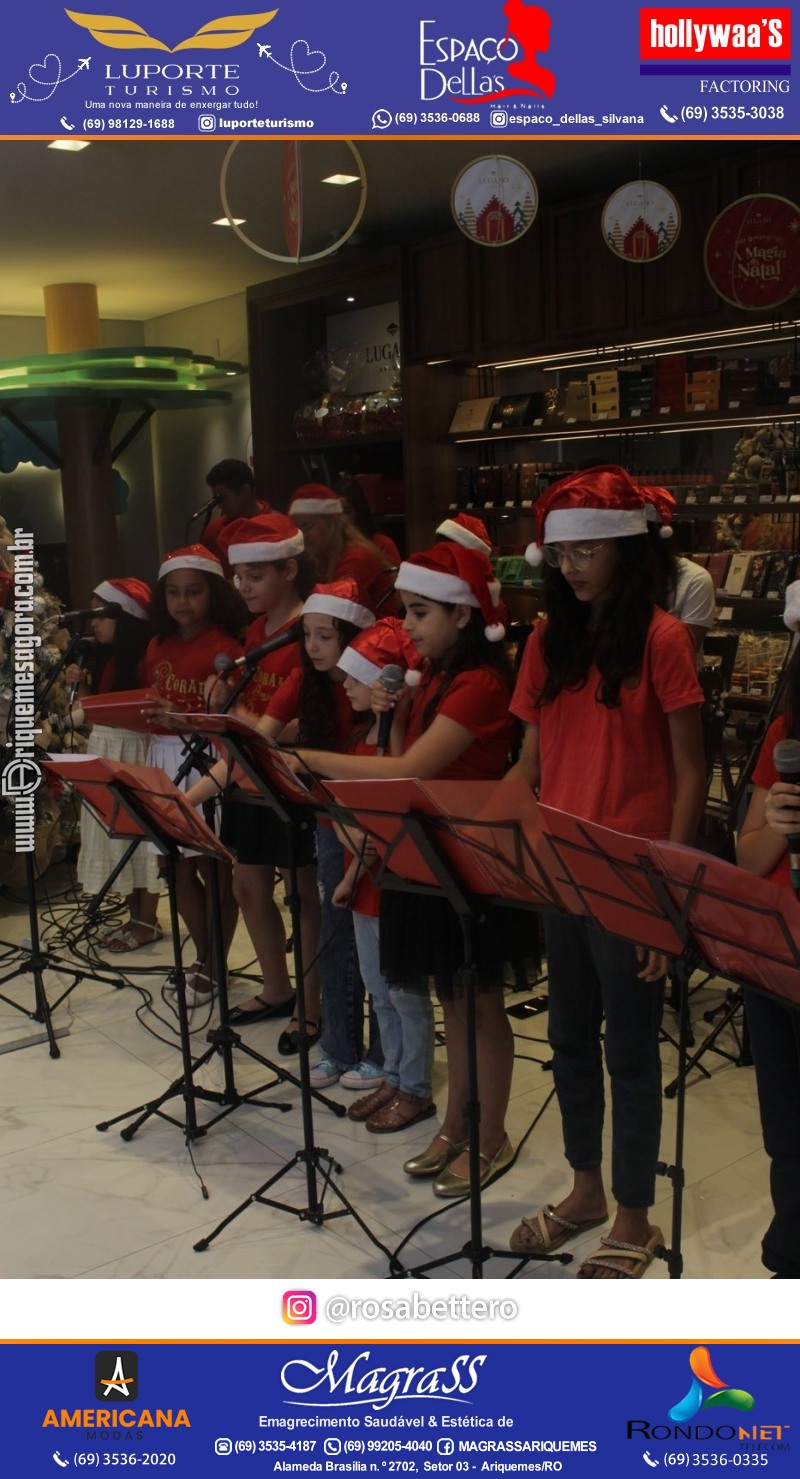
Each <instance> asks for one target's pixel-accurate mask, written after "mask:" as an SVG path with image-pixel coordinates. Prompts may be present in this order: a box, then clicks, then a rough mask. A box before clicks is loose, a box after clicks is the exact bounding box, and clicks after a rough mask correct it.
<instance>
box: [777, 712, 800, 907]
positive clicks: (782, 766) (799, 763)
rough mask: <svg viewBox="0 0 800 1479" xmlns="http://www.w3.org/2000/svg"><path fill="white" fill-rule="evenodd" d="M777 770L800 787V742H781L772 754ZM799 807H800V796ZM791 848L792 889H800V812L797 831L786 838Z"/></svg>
mask: <svg viewBox="0 0 800 1479" xmlns="http://www.w3.org/2000/svg"><path fill="white" fill-rule="evenodd" d="M772 760H773V764H774V766H775V769H776V770H777V772H778V775H779V776H780V778H781V780H782V781H786V782H787V784H788V785H790V786H800V740H795V739H785V740H779V741H778V743H777V745H776V746H775V749H774V750H773V752H772ZM797 799H798V805H800V796H799V797H798V798H797ZM786 843H787V846H788V848H789V876H790V878H791V884H792V888H798V889H800V811H798V814H797V831H796V832H790V833H789V835H788V837H787V838H786Z"/></svg>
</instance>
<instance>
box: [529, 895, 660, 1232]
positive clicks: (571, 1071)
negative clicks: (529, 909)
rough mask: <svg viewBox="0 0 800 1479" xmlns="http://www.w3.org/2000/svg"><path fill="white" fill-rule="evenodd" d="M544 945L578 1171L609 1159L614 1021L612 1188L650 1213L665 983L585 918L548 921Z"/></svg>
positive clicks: (571, 1154)
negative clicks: (606, 1121) (647, 976)
mask: <svg viewBox="0 0 800 1479" xmlns="http://www.w3.org/2000/svg"><path fill="white" fill-rule="evenodd" d="M545 940H546V945H547V971H548V983H549V984H548V996H549V1003H550V1024H549V1037H550V1043H551V1046H552V1048H553V1074H554V1080H555V1087H556V1094H557V1096H558V1104H559V1108H560V1110H561V1119H562V1122H563V1130H564V1151H565V1153H566V1157H567V1160H568V1161H569V1164H570V1166H571V1167H572V1169H573V1171H596V1170H597V1169H598V1168H599V1166H600V1164H601V1161H602V1154H603V1152H602V1133H603V1118H604V1112H605V1092H604V1082H603V1059H602V1053H601V1048H600V1033H601V1028H602V1023H603V1018H605V1034H604V1047H605V1059H606V1067H607V1069H608V1073H609V1077H610V1079H611V1112H612V1130H613V1138H612V1155H611V1191H612V1194H613V1196H614V1198H615V1200H616V1201H617V1202H619V1203H621V1205H622V1206H623V1207H649V1206H651V1205H652V1203H653V1201H654V1200H655V1174H656V1171H655V1168H656V1162H657V1160H658V1148H659V1141H660V1138H661V1060H660V1057H659V1049H658V1035H659V1030H660V1026H661V1011H662V1007H663V1002H664V982H663V980H661V981H657V982H648V981H640V980H638V979H637V975H636V972H637V971H639V970H641V968H642V966H641V962H640V961H637V959H636V950H635V947H634V946H633V945H632V944H630V942H629V941H627V940H620V939H618V938H617V937H616V936H614V935H605V934H602V933H601V932H600V931H599V930H597V929H594V928H592V927H591V926H589V925H587V924H585V923H583V922H582V921H581V920H575V919H559V918H546V920H545Z"/></svg>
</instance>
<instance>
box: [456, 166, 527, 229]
mask: <svg viewBox="0 0 800 1479" xmlns="http://www.w3.org/2000/svg"><path fill="white" fill-rule="evenodd" d="M450 209H451V210H452V212H453V218H454V220H455V222H456V225H457V226H458V227H459V230H461V231H463V233H464V235H465V236H468V237H469V239H470V241H475V242H477V243H478V245H479V246H490V247H500V246H508V244H509V242H512V241H518V240H519V238H520V236H524V234H525V232H526V231H527V230H528V228H529V227H530V226H531V225H532V224H533V221H534V219H535V217H536V212H537V210H538V209H539V191H538V190H537V188H536V181H535V180H534V178H533V175H531V174H530V173H529V171H528V170H526V168H525V166H524V165H522V164H520V163H519V161H518V160H516V159H509V158H508V157H507V156H506V155H504V154H487V155H485V156H484V157H483V158H481V159H474V160H473V161H472V163H471V164H468V165H467V167H466V169H463V170H462V171H461V173H460V175H458V177H457V178H456V181H455V184H454V185H453V189H452V192H451V196H450Z"/></svg>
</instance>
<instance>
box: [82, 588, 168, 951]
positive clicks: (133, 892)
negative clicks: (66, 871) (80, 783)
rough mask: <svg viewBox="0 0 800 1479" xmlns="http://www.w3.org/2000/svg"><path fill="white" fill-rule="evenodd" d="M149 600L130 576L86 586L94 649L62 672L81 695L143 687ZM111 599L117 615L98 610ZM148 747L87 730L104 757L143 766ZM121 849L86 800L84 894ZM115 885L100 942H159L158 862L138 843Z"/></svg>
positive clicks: (115, 731) (96, 885)
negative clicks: (120, 909)
mask: <svg viewBox="0 0 800 1479" xmlns="http://www.w3.org/2000/svg"><path fill="white" fill-rule="evenodd" d="M151 600H152V593H151V591H150V587H149V585H146V584H145V582H144V581H143V580H137V579H136V578H135V577H134V576H127V577H123V578H119V579H113V580H102V581H101V582H100V584H99V585H97V586H96V587H95V589H94V590H93V591H92V596H91V601H90V605H91V606H92V608H93V609H95V610H96V611H97V615H96V616H94V617H92V618H91V621H90V630H91V633H92V637H93V638H94V647H93V649H92V651H91V653H90V655H89V657H88V658H87V661H86V666H85V667H79V666H78V665H77V664H76V663H71V664H70V666H69V667H68V668H67V670H66V677H67V680H68V682H70V683H77V684H78V690H77V692H78V695H79V698H80V697H83V696H85V695H87V694H97V695H99V694H104V693H122V692H125V691H127V690H128V689H132V688H142V687H143V686H144V684H145V651H146V649H147V644H148V642H149V641H150V638H151V636H152V627H151V625H150V603H151ZM110 604H113V605H115V606H117V607H118V615H116V616H103V615H101V611H102V610H103V608H104V607H105V606H108V605H110ZM147 748H148V736H147V735H146V734H141V733H138V732H137V731H135V730H132V729H119V728H117V727H112V726H111V725H106V724H95V725H93V727H92V732H91V734H90V735H89V743H88V753H89V754H90V755H100V756H102V757H103V758H104V759H106V760H118V761H125V762H126V763H127V764H129V765H144V764H146V761H147ZM126 851H127V843H126V842H124V841H121V840H119V839H117V838H113V837H109V836H107V834H106V833H105V832H104V830H103V828H102V827H101V826H100V823H99V822H98V821H96V820H95V818H94V816H93V815H92V813H91V812H90V811H89V809H88V807H85V806H84V807H83V809H82V811H81V846H80V852H79V854H78V882H79V883H80V885H81V887H82V889H83V891H84V893H87V894H96V893H99V891H100V889H101V888H102V886H103V884H104V883H105V881H106V879H107V878H108V876H109V874H110V873H111V872H112V870H113V869H114V868H115V867H116V865H117V863H118V862H119V860H120V858H121V857H122V855H123V853H125V852H126ZM116 887H117V891H118V892H119V893H121V894H123V895H124V896H125V902H126V905H127V908H128V918H127V920H125V921H123V923H121V924H119V925H117V926H115V928H114V929H111V930H109V931H108V932H107V934H105V935H104V936H102V938H101V941H100V944H101V947H102V948H103V949H104V950H109V951H111V952H113V953H115V954H119V953H121V952H123V951H128V950H139V949H140V948H141V947H142V946H143V945H150V944H152V942H153V941H154V940H160V939H161V937H162V934H163V931H162V929H161V926H160V924H159V923H158V920H157V918H156V914H157V912H158V898H159V893H160V888H159V882H158V863H157V860H156V858H155V855H154V854H153V853H152V852H151V851H150V850H149V849H148V848H145V847H137V848H136V850H135V852H134V853H133V854H132V855H131V858H130V861H129V862H128V863H126V865H125V867H124V868H123V870H122V872H121V873H120V874H119V875H118V878H117V880H116Z"/></svg>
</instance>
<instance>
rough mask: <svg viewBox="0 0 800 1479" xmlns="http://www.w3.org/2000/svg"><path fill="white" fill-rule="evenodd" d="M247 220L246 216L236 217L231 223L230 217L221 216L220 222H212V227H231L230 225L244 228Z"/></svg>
mask: <svg viewBox="0 0 800 1479" xmlns="http://www.w3.org/2000/svg"><path fill="white" fill-rule="evenodd" d="M246 220H247V217H246V216H234V217H233V221H232V222H231V221H229V220H228V217H227V216H220V218H219V220H218V221H212V222H211V225H212V226H230V225H234V226H243V225H244V223H245V221H246Z"/></svg>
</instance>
